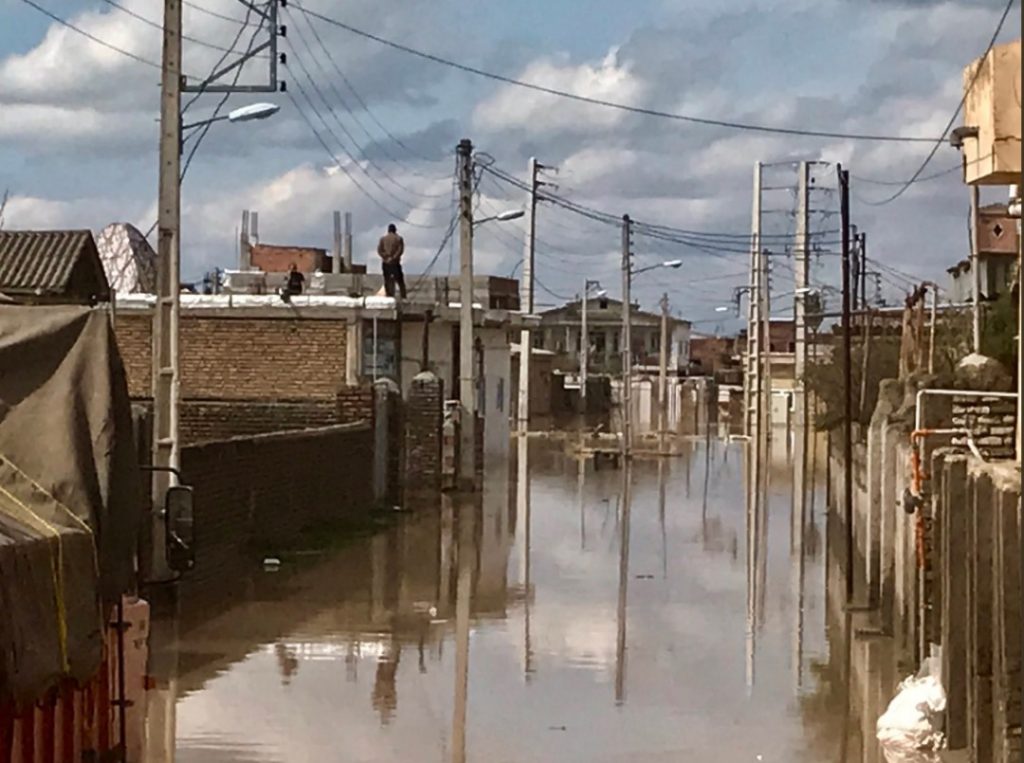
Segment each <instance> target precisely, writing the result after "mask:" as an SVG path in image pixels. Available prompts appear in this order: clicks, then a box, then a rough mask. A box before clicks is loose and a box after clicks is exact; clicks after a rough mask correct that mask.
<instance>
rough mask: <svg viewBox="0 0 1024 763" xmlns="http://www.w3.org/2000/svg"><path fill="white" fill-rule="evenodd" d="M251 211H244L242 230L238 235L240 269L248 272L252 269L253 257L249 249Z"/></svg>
mask: <svg viewBox="0 0 1024 763" xmlns="http://www.w3.org/2000/svg"><path fill="white" fill-rule="evenodd" d="M250 243H251V242H250V241H249V210H248V209H243V210H242V230H241V231H239V234H238V269H239V270H248V269H249V268H251V267H252V260H251V255H252V252H251V251H250V249H249V245H250Z"/></svg>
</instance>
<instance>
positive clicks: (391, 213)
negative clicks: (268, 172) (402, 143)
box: [286, 81, 440, 229]
mask: <svg viewBox="0 0 1024 763" xmlns="http://www.w3.org/2000/svg"><path fill="white" fill-rule="evenodd" d="M295 86H296V87H297V88H298V89H299V92H300V93H301V94H302V97H303V98H304V99H305V101H306V103H307V104H309V107H310V108H311V109H312V110H313V112H314V113H315V114H316V115H317V116H318V117H319V118H320V121H321V122H323V123H324V126H325V127H326V126H327V121H326V120H325V119H324V118H323V115H321V114H320V113H319V112H318V111H317V109H316V106H314V105H313V101H312V100H311V99H310V97H309V94H308V93H307V92H306V91H305V89H304V88H303V87H302V85H301V84H300V83H299V82H298V81H296V82H295ZM286 95H287V96H288V100H290V101H291V102H292V105H293V106H294V107H295V110H296V111H297V112H298V113H299V116H301V117H302V120H303V121H304V122H305V123H306V126H307V127H309V129H310V131H311V132H312V133H313V137H315V138H316V140H317V142H318V143H319V144H320V146H321V147H322V148H323V149H324V151H326V152H327V155H328V156H329V157H331V159H332V160H333V161H334V164H335V165H336V166H337V167H338V169H340V170H341V171H342V172H344V173H345V176H346V177H347V178H348V179H349V180H351V181H352V184H353V185H354V186H355V187H356V188H357V189H359V192H360V193H362V194H363V196H365V197H366V198H367V199H369V200H370V202H372V203H373V205H374V206H375V207H377V208H378V209H379V210H381V211H382V212H385V213H386V214H387V215H388V216H389V217H391V218H394V219H398V220H403V222H404V224H405V225H409V226H411V227H413V228H426V229H436V228H438V227H440V226H438V225H424V224H422V223H414V222H412V221H410V220H408V219H405V218H403V216H402V215H399V214H397V213H396V212H394V211H393V210H391V209H389V208H388V207H387V206H386V205H385V204H383V203H381V202H380V201H379V200H378V199H377V197H376V196H374V195H373V194H371V193H370V192H369V191H367V190H366V188H364V187H363V185H362V184H361V183H360V182H359V181H358V180H357V179H356V178H355V176H354V175H353V174H352V173H351V172H349V170H348V167H346V166H345V165H344V164H343V163H342V161H341V160H340V159H339V158H338V156H337V154H335V153H334V151H333V150H332V149H331V147H330V146H329V145H327V142H326V141H325V140H324V139H323V137H322V136H321V135H320V133H319V132H318V131H317V129H316V127H315V126H314V125H313V122H312V121H311V120H310V118H309V116H308V115H307V114H306V112H305V111H303V109H302V107H301V106H299V102H298V101H297V100H296V99H295V96H294V95H292V93H291V91H287V92H286ZM329 129H330V128H329V127H328V130H329Z"/></svg>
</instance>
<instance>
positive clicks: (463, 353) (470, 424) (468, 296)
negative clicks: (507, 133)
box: [456, 138, 477, 490]
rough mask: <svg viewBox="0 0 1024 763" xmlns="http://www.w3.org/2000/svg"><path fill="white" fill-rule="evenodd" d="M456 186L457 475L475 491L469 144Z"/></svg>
mask: <svg viewBox="0 0 1024 763" xmlns="http://www.w3.org/2000/svg"><path fill="white" fill-rule="evenodd" d="M456 157H457V160H458V169H457V177H458V184H459V292H460V297H459V400H460V402H461V411H460V413H461V421H460V425H459V426H460V433H461V434H460V438H459V473H460V480H459V482H460V483H461V486H462V488H463V489H469V490H475V489H476V481H477V480H476V363H474V362H473V361H474V352H475V347H474V342H473V339H474V334H473V143H472V141H470V140H469V139H467V138H463V139H462V140H461V141H459V145H458V148H457V149H456Z"/></svg>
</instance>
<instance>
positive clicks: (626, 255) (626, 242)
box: [622, 215, 683, 459]
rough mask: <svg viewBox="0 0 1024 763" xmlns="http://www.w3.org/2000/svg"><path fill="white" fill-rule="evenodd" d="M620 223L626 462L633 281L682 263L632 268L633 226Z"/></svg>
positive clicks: (629, 431) (628, 222)
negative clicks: (640, 276)
mask: <svg viewBox="0 0 1024 763" xmlns="http://www.w3.org/2000/svg"><path fill="white" fill-rule="evenodd" d="M622 222H623V225H622V344H623V346H622V455H623V457H624V458H627V459H628V458H629V457H630V454H631V452H632V447H633V443H632V437H633V431H632V430H633V411H632V405H633V347H632V343H633V319H632V313H633V305H632V297H631V292H632V286H633V279H634V278H635V277H636V276H638V275H641V274H643V273H647V272H649V271H651V270H656V269H658V268H679V267H681V266H682V264H683V261H682V260H666V261H665V262H659V263H657V264H655V265H647V266H646V267H642V268H634V267H633V255H632V252H631V251H630V244H631V232H632V224H633V223H632V220H630V219H629V215H624V216H623V218H622Z"/></svg>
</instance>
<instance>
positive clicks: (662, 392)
mask: <svg viewBox="0 0 1024 763" xmlns="http://www.w3.org/2000/svg"><path fill="white" fill-rule="evenodd" d="M658 408H659V411H658V446H659V447H658V450H659V452H660V453H665V435H666V433H667V432H668V294H662V295H661V347H660V348H659V356H658Z"/></svg>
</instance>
